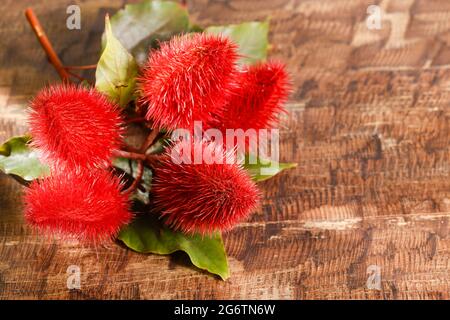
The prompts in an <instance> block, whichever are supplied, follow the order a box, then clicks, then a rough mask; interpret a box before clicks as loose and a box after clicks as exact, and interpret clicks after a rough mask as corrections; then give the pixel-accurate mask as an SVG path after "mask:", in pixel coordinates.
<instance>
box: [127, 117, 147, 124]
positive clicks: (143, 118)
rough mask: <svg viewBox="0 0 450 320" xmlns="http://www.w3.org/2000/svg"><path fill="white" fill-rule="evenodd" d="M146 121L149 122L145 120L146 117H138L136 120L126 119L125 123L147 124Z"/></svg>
mask: <svg viewBox="0 0 450 320" xmlns="http://www.w3.org/2000/svg"><path fill="white" fill-rule="evenodd" d="M146 121H147V119H145V117H136V118H131V119H126V120H125V123H127V124H129V123H136V122H146Z"/></svg>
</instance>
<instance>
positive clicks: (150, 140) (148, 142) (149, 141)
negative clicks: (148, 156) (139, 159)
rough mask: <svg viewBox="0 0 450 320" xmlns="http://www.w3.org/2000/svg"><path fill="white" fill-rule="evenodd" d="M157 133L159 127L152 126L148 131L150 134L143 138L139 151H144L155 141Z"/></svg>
mask: <svg viewBox="0 0 450 320" xmlns="http://www.w3.org/2000/svg"><path fill="white" fill-rule="evenodd" d="M158 135H159V129H158V128H153V130H152V131H151V132H150V134H149V135H148V136H147V139H145V141H144V143H143V144H142V146H141V149H140V150H139V151H140V152H141V153H145V152H146V151H147V149H148V148H150V147H151V146H152V145H153V143H154V142H155V140H156V138H157V137H158Z"/></svg>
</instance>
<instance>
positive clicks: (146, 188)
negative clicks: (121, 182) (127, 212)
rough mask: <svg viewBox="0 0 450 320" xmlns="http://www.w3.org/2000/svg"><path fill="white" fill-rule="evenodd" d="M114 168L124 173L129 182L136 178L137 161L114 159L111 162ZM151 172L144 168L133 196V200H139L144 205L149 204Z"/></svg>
mask: <svg viewBox="0 0 450 320" xmlns="http://www.w3.org/2000/svg"><path fill="white" fill-rule="evenodd" d="M113 165H114V167H116V168H118V169H120V171H122V173H125V174H126V176H125V178H130V180H133V179H136V176H137V167H138V165H137V161H136V160H130V159H125V158H115V159H114V161H113ZM152 175H153V174H152V170H150V168H148V167H146V166H144V173H143V174H142V180H141V184H140V185H139V187H138V188H137V189H136V191H135V192H134V194H133V199H136V200H139V201H141V202H142V203H144V204H148V203H149V192H150V188H151V185H152Z"/></svg>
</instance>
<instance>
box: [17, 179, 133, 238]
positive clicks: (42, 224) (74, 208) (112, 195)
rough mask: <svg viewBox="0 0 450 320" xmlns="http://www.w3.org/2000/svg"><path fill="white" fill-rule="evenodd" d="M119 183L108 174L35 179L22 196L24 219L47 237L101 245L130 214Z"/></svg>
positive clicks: (116, 230)
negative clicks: (51, 236) (23, 196)
mask: <svg viewBox="0 0 450 320" xmlns="http://www.w3.org/2000/svg"><path fill="white" fill-rule="evenodd" d="M121 188H122V183H121V182H120V179H119V178H118V177H117V176H113V175H112V174H111V173H110V172H108V171H103V170H89V171H81V172H78V173H77V172H75V171H66V172H64V173H60V174H57V175H53V176H49V177H47V178H44V179H42V180H35V181H33V182H32V183H31V184H30V187H29V188H28V189H27V190H26V193H25V219H26V221H27V222H28V223H29V224H30V225H31V226H32V227H35V228H37V229H38V230H40V231H42V232H44V233H45V234H49V235H56V236H59V237H63V238H75V239H78V240H81V241H85V242H95V243H98V242H103V241H106V240H108V239H111V238H112V237H114V236H116V235H117V233H118V232H119V229H120V227H121V226H123V225H124V224H127V223H128V222H129V221H130V219H131V217H132V215H131V213H130V211H129V203H128V195H126V194H123V193H121V191H120V190H121Z"/></svg>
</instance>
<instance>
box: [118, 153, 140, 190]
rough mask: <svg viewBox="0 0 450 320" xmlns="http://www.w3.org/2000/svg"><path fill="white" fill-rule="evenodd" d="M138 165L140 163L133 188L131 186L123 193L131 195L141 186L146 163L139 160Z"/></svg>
mask: <svg viewBox="0 0 450 320" xmlns="http://www.w3.org/2000/svg"><path fill="white" fill-rule="evenodd" d="M137 163H138V167H137V173H136V178H135V179H134V181H133V183H132V184H131V186H129V187H128V188H127V189H126V190H124V191H123V193H125V194H131V193H132V192H134V190H136V189H137V187H138V186H139V184H140V183H141V180H142V176H143V174H144V161H142V160H138V162H137Z"/></svg>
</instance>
